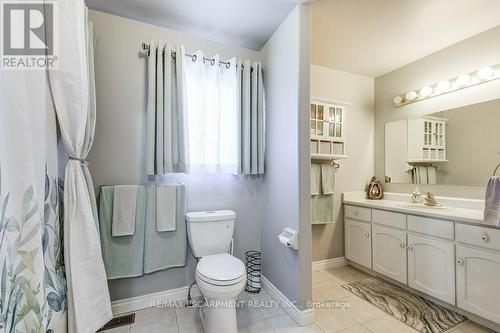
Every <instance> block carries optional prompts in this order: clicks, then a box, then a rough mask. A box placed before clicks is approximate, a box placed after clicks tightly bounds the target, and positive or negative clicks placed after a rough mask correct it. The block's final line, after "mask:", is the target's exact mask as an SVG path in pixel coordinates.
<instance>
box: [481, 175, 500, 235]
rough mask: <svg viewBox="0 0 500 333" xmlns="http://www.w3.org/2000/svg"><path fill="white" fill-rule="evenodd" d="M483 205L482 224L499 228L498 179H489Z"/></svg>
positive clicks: (499, 190) (499, 186) (499, 198)
mask: <svg viewBox="0 0 500 333" xmlns="http://www.w3.org/2000/svg"><path fill="white" fill-rule="evenodd" d="M484 205H485V206H484V223H486V224H490V225H496V226H500V177H491V178H490V181H489V182H488V186H487V187H486V195H485V198H484Z"/></svg>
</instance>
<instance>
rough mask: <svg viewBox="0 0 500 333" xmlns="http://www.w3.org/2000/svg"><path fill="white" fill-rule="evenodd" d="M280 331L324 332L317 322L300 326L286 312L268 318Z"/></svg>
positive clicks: (300, 332)
mask: <svg viewBox="0 0 500 333" xmlns="http://www.w3.org/2000/svg"><path fill="white" fill-rule="evenodd" d="M267 321H268V322H269V323H270V324H271V325H272V326H273V328H274V329H275V330H276V332H278V333H323V331H322V330H321V329H320V328H319V327H318V325H316V324H311V325H308V326H299V325H297V324H296V323H295V321H293V319H292V318H291V317H290V316H289V315H287V314H285V315H281V316H277V317H274V318H271V319H268V320H267Z"/></svg>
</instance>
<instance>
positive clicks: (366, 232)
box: [345, 219, 372, 269]
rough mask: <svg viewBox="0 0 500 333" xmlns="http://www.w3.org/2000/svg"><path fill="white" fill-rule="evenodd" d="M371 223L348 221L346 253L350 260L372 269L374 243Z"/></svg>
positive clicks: (346, 227) (346, 224) (346, 225)
mask: <svg viewBox="0 0 500 333" xmlns="http://www.w3.org/2000/svg"><path fill="white" fill-rule="evenodd" d="M370 229H371V225H370V224H369V223H364V222H357V221H353V220H349V219H346V223H345V236H346V237H345V242H346V244H345V246H346V249H345V252H346V258H347V259H348V260H351V261H354V262H355V263H358V264H360V265H362V266H365V267H368V268H370V269H371V267H372V242H371V235H370V231H371V230H370Z"/></svg>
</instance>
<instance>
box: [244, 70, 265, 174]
mask: <svg viewBox="0 0 500 333" xmlns="http://www.w3.org/2000/svg"><path fill="white" fill-rule="evenodd" d="M237 66H238V67H237V76H238V77H237V82H238V88H239V89H238V108H239V127H240V128H239V129H240V135H239V140H240V142H239V145H238V147H239V151H238V156H239V168H238V169H239V172H240V173H241V174H250V175H259V174H263V173H264V152H265V151H264V147H265V95H264V83H263V77H262V65H261V63H259V62H253V63H252V62H250V61H248V60H247V61H245V62H242V61H241V60H239V61H238V64H237Z"/></svg>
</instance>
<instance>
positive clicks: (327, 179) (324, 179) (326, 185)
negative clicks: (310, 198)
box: [321, 163, 335, 194]
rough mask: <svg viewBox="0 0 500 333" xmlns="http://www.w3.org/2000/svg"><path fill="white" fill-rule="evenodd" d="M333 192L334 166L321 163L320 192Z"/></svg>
mask: <svg viewBox="0 0 500 333" xmlns="http://www.w3.org/2000/svg"><path fill="white" fill-rule="evenodd" d="M334 192H335V167H334V166H333V165H332V164H330V163H323V164H321V193H322V194H333V193H334Z"/></svg>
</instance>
